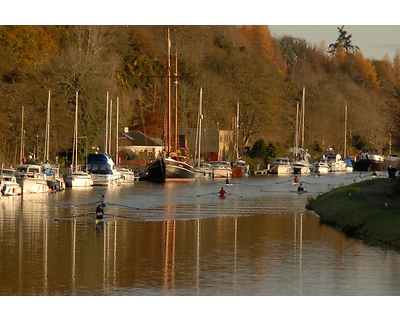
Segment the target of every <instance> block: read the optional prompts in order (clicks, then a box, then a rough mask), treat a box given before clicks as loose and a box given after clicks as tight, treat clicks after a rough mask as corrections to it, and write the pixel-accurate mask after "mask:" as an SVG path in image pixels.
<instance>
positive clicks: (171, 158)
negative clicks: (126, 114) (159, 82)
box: [147, 28, 195, 183]
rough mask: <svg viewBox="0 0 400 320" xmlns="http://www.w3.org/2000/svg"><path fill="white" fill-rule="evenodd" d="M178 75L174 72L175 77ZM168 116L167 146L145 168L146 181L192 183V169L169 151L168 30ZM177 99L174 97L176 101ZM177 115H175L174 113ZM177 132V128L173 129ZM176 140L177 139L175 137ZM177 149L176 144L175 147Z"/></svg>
mask: <svg viewBox="0 0 400 320" xmlns="http://www.w3.org/2000/svg"><path fill="white" fill-rule="evenodd" d="M177 75H178V73H177V71H176V76H177ZM167 78H168V110H167V111H168V114H167V120H168V121H167V130H166V131H167V132H166V135H167V139H166V140H167V145H166V150H165V151H164V152H162V153H161V152H160V153H159V154H158V157H157V159H156V160H155V161H154V162H153V163H151V164H150V165H149V167H148V168H147V180H149V181H151V182H156V183H164V182H168V181H193V180H194V178H195V171H194V167H193V166H192V165H191V164H190V163H189V160H188V158H187V157H186V156H183V155H181V154H180V152H179V150H176V152H172V151H171V41H170V32H169V28H168V75H167ZM177 98H178V97H176V99H177ZM175 108H176V107H175ZM176 114H177V113H176ZM175 120H176V122H175V127H177V125H176V124H177V116H175ZM175 129H176V131H177V128H175ZM175 138H177V137H175ZM175 148H176V149H178V148H177V143H176V145H175Z"/></svg>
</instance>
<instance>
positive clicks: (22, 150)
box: [19, 106, 25, 163]
mask: <svg viewBox="0 0 400 320" xmlns="http://www.w3.org/2000/svg"><path fill="white" fill-rule="evenodd" d="M24 138H25V132H24V106H22V115H21V149H20V157H19V159H20V161H21V162H20V163H22V159H23V156H24V143H25V142H24Z"/></svg>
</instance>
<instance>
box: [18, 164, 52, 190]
mask: <svg viewBox="0 0 400 320" xmlns="http://www.w3.org/2000/svg"><path fill="white" fill-rule="evenodd" d="M16 180H17V183H18V184H19V185H20V187H21V191H22V194H24V193H47V192H48V191H49V187H48V185H47V179H46V174H45V173H43V167H42V166H41V165H38V164H32V163H25V164H20V165H17V167H16Z"/></svg>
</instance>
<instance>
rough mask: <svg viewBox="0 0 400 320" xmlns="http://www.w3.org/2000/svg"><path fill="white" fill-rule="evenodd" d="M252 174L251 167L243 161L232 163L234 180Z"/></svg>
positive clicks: (238, 160)
mask: <svg viewBox="0 0 400 320" xmlns="http://www.w3.org/2000/svg"><path fill="white" fill-rule="evenodd" d="M249 172H250V169H249V165H248V164H247V163H246V162H245V161H244V160H242V159H237V160H236V161H235V162H233V163H232V173H233V177H234V178H241V177H244V176H247V175H248V174H249Z"/></svg>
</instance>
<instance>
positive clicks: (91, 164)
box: [87, 152, 121, 186]
mask: <svg viewBox="0 0 400 320" xmlns="http://www.w3.org/2000/svg"><path fill="white" fill-rule="evenodd" d="M87 163H88V167H87V171H88V172H89V173H90V175H91V177H92V180H93V186H114V185H120V184H121V173H120V172H119V171H118V170H117V169H116V167H115V164H114V161H113V160H112V159H111V157H110V156H109V155H106V154H104V153H102V152H97V153H91V154H89V155H88V158H87Z"/></svg>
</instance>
